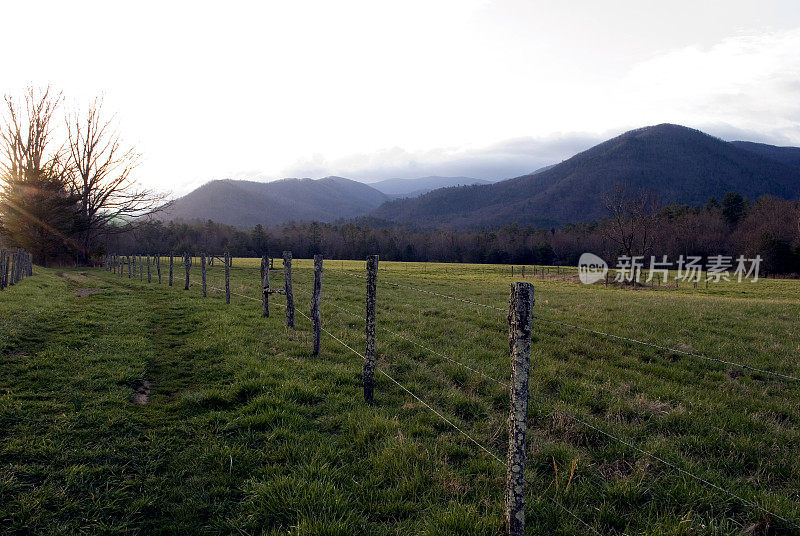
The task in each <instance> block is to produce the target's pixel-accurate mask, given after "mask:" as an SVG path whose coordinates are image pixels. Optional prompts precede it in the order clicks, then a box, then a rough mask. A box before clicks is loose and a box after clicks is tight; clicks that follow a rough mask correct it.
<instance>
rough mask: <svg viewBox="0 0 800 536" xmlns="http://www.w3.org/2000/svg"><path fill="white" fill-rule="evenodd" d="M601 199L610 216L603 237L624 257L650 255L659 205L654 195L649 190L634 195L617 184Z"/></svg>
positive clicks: (604, 227)
mask: <svg viewBox="0 0 800 536" xmlns="http://www.w3.org/2000/svg"><path fill="white" fill-rule="evenodd" d="M602 199H603V204H604V205H605V208H606V210H607V211H608V215H609V219H608V223H607V225H605V226H603V234H604V236H605V237H606V238H607V239H608V240H610V241H611V242H613V243H614V244H616V245H617V246H618V248H619V249H620V250H621V251H622V252H623V253H624V254H625V255H628V256H633V255H645V254H646V253H648V252H649V251H650V249H651V247H652V242H653V236H652V235H653V227H654V225H655V224H656V214H655V213H656V211H657V209H658V207H659V206H660V203H659V202H658V199H657V198H656V197H655V195H653V194H652V193H651V192H649V191H646V190H640V191H637V192H631V191H629V190H628V188H626V187H625V186H623V185H621V184H616V185H614V190H613V192H611V193H609V194H606V195H603V197H602Z"/></svg>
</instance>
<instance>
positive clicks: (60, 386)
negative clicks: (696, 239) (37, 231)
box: [0, 259, 800, 535]
mask: <svg viewBox="0 0 800 536" xmlns="http://www.w3.org/2000/svg"><path fill="white" fill-rule="evenodd" d="M176 261H177V259H176ZM258 263H259V260H258V259H234V268H233V269H232V271H231V290H232V291H233V292H234V293H236V294H241V295H244V296H249V297H251V298H258V297H259V291H258V285H259V281H258V277H259V276H258ZM364 264H365V263H364V262H356V261H326V262H325V271H324V275H323V293H322V294H323V297H322V315H323V323H324V326H325V327H326V329H328V330H329V331H330V332H331V333H333V334H334V335H335V336H336V337H338V338H340V339H341V340H342V341H344V342H346V343H347V344H349V345H350V346H351V347H353V348H354V349H356V350H358V351H362V350H363V347H364V321H363V319H362V318H361V317H362V316H363V308H364V306H363V302H364V287H365V281H364V280H363V279H362V278H361V277H359V276H362V277H363V275H364ZM280 265H281V263H280V261H279V260H276V263H275V266H276V268H279V266H280ZM293 267H294V290H295V302H296V306H297V308H298V310H299V311H303V312H305V313H306V314H308V304H309V301H310V289H311V281H312V263H311V261H309V260H299V259H296V260H295V261H294V265H293ZM528 270H530V268H528ZM192 272H193V275H192V281H193V285H192V287H191V288H190V290H189V291H188V292H187V291H184V290H183V271H182V268H180V269H179V268H178V267H177V266H176V270H175V286H174V287H172V288H170V287H168V286H167V285H166V277H164V283H162V284H161V285H158V284H157V283H156V282H154V283H152V284H149V285H148V284H147V282H146V281H145V282H144V283H142V282H140V281H139V279H138V278H136V279H135V280H129V279H128V278H127V275H126V276H125V277H122V278H121V277H119V276H114V275H112V274H110V273H108V272H105V271H102V270H88V271H87V270H83V271H82V270H55V269H53V270H50V269H41V268H37V269H36V275H35V277H33V278H29V279H27V280H25V281H23V282H22V283H21V284H19V285H18V286H16V287H14V288H11V289H9V290H8V291H6V292H3V293H1V294H0V352H1V353H2V366H0V533H8V534H22V533H37V534H64V533H78V532H82V533H114V534H116V533H142V534H151V533H156V534H158V533H162V534H174V533H208V534H217V533H237V534H287V533H289V534H356V533H365V534H387V535H388V534H398V535H399V534H428V535H438V534H442V535H445V534H448V535H449V534H465V535H468V534H481V535H482V534H499V533H502V528H503V522H502V501H503V492H502V488H503V483H504V478H505V469H504V467H502V466H501V464H499V463H498V462H497V461H496V460H494V459H493V458H491V457H490V456H489V455H487V454H486V453H484V452H482V451H481V450H480V449H478V448H477V447H476V446H475V445H474V444H472V443H471V442H470V441H468V440H467V439H465V438H464V436H463V435H461V434H460V433H459V432H458V431H456V430H455V429H453V428H452V427H451V426H449V425H448V424H447V423H445V422H443V421H442V420H441V419H440V418H439V417H437V416H436V415H435V414H433V413H432V412H431V411H429V410H428V409H427V408H426V407H425V406H423V405H422V404H420V403H419V402H418V401H417V400H415V399H414V398H412V397H411V396H410V395H408V394H407V393H405V392H404V391H402V390H401V389H399V388H398V387H397V386H396V385H394V384H393V383H392V382H390V381H389V380H388V379H387V378H386V377H384V376H382V375H377V376H376V391H375V394H376V405H375V406H373V407H366V406H365V405H364V404H363V402H362V398H361V385H360V375H361V359H360V358H359V357H358V356H356V355H355V354H353V353H352V352H351V351H350V350H348V349H347V348H345V347H344V346H342V345H341V344H339V343H338V342H336V341H335V340H333V339H332V338H331V337H329V336H327V335H325V334H323V339H322V352H321V355H320V356H319V357H318V358H311V357H310V356H309V354H310V348H311V332H310V324H309V322H308V321H307V320H306V319H305V318H304V317H303V316H302V315H300V314H298V315H297V319H296V325H297V329H296V330H294V331H287V330H286V328H285V327H284V325H283V308H282V307H280V306H279V305H278V304H281V303H282V302H283V298H282V297H280V296H274V295H273V297H272V298H271V304H272V305H273V306H272V308H271V313H272V314H271V317H270V318H269V319H264V318H263V317H262V316H261V305H260V303H259V302H258V301H257V300H251V299H245V298H244V297H242V296H239V295H236V294H235V295H234V296H233V297H232V303H231V304H230V305H229V306H227V305H226V304H225V303H224V295H223V294H222V293H221V292H217V291H213V290H209V297H208V298H207V299H203V298H202V297H201V295H200V290H199V281H200V276H199V263H196V264H195V265H194V267H193V268H192ZM165 273H166V269H165V265H164V264H163V263H162V275H163V274H165ZM528 273H529V274H530V272H528ZM153 274H154V275H155V271H153ZM571 274H572V275H555V274H551V276H548V277H545V278H541V277H539V276H537V277H534V278H529V280H531V281H533V283H534V284H535V288H536V291H535V295H536V306H535V313H536V314H537V315H538V316H540V317H541V318H543V319H551V320H557V321H563V322H567V323H570V324H575V325H579V326H582V327H586V328H590V329H594V330H598V331H604V332H609V333H613V334H616V335H620V336H626V337H631V338H635V339H639V340H642V341H647V342H653V343H658V344H661V345H665V346H669V347H672V348H677V349H680V350H684V351H689V352H695V353H699V354H703V355H706V356H710V357H716V358H723V359H726V360H729V361H734V362H739V363H744V364H747V365H750V366H753V367H758V368H763V369H768V370H773V371H776V372H780V373H783V374H788V375H793V376H800V364H799V363H798V359H797V355H798V350H800V348H798V346H799V345H800V330H799V329H798V327H797V324H798V320H797V319H798V313H800V282H796V281H789V280H771V279H770V280H761V281H759V282H757V283H754V284H752V283H721V284H712V285H711V287H710V288H709V289H708V290H705V289H704V288H700V289H698V290H694V289H693V288H691V287H690V286H689V285H686V284H683V283H682V284H681V288H679V289H677V290H676V289H674V288H669V289H666V288H651V289H644V290H636V291H632V290H629V289H621V288H616V287H609V288H606V287H604V286H602V285H594V286H591V287H588V286H584V285H580V284H579V283H577V282H576V281H575V277H574V270H573V271H572V272H571ZM270 275H271V281H272V285H273V287H282V285H283V272H282V269H276V270H273V271H272V272H271V274H270ZM519 276H520V272H519V269H518V268H517V269H516V270H515V275H514V277H513V278H512V276H511V273H510V268H509V267H507V266H475V265H452V264H435V263H425V264H421V263H389V262H382V263H381V265H380V271H379V275H378V332H377V336H378V345H377V347H378V365H379V367H381V368H382V369H383V370H384V371H386V372H387V373H388V374H390V375H391V376H392V377H393V378H395V379H397V381H399V382H400V383H402V384H403V385H404V386H406V387H407V388H408V389H410V390H411V391H412V392H414V393H415V394H417V395H419V396H420V397H421V398H423V399H424V400H425V401H426V402H428V403H429V404H430V405H431V406H433V407H434V408H436V409H437V410H439V411H441V412H442V414H444V415H445V416H447V417H448V418H449V419H451V420H452V421H453V422H454V423H456V424H457V425H458V426H459V427H461V428H462V429H463V430H464V431H466V432H467V433H468V434H470V435H471V436H472V437H473V438H475V439H476V440H477V441H478V442H480V443H481V444H483V445H485V446H486V447H487V448H489V449H490V450H491V451H493V452H495V453H497V454H498V455H500V457H504V453H505V448H506V444H507V435H506V434H507V432H506V423H505V420H506V416H507V411H508V407H507V406H508V400H507V398H508V394H507V392H506V390H505V389H504V388H503V387H502V386H501V385H498V384H497V383H495V382H494V381H492V380H491V379H487V378H486V377H485V376H482V375H480V374H477V373H475V372H473V371H471V370H469V369H467V368H465V367H463V366H460V365H458V364H456V363H454V362H452V361H450V360H448V359H447V358H451V359H453V360H456V361H458V362H460V363H463V364H464V365H467V366H469V367H471V368H472V369H475V370H478V371H480V372H482V373H484V374H486V375H488V376H490V377H491V378H495V379H499V380H501V381H507V378H508V375H509V370H508V361H509V357H508V342H507V323H506V319H505V314H504V313H503V312H502V311H500V310H496V309H492V308H485V307H478V306H474V305H470V304H468V303H464V302H461V301H454V300H450V299H447V298H444V297H441V296H436V295H433V294H427V293H420V292H415V291H411V290H409V289H407V288H405V287H403V286H398V285H410V286H414V287H417V288H420V289H424V290H429V291H431V292H437V293H441V294H445V295H451V296H458V297H462V298H466V299H468V300H472V301H475V302H479V303H483V304H487V305H490V306H492V307H496V308H499V309H505V307H506V303H507V299H508V294H509V285H510V283H511V282H512V281H513V280H515V279H517V278H519ZM391 283H395V284H396V285H392V284H391ZM209 285H211V286H214V287H216V288H219V289H222V288H223V287H224V284H223V269H222V268H221V267H219V266H215V267H213V268H210V269H209ZM383 328H388V329H390V330H391V331H393V332H395V334H397V335H395V334H391V333H388V332H386V331H385V330H384V329H383ZM400 336H402V337H406V339H404V338H402V337H400ZM407 339H411V341H414V342H417V343H420V344H422V345H424V346H426V347H428V348H430V349H432V350H434V351H435V352H438V353H439V354H442V355H444V356H446V357H447V358H445V357H442V355H436V354H435V353H432V352H430V351H428V350H425V349H423V348H421V347H420V346H417V345H415V344H413V343H412V342H410V341H409V340H407ZM531 370H532V375H531V391H532V397H533V398H532V400H531V404H530V414H529V417H530V420H529V426H530V430H529V444H530V458H529V460H530V461H529V470H528V473H529V475H530V478H531V485H530V487H529V492H528V507H527V517H528V528H529V533H530V534H585V533H587V532H590V529H589V528H587V527H586V526H585V525H583V524H582V523H581V521H578V520H576V518H574V517H571V515H570V514H568V513H567V512H566V511H565V509H567V510H569V511H570V512H572V514H574V515H575V516H576V517H577V518H579V519H580V520H582V521H583V522H585V523H588V525H590V526H591V527H593V528H594V529H596V530H597V531H599V532H600V533H603V534H606V533H610V534H642V535H645V534H648V535H649V534H715V535H716V534H726V535H727V534H731V535H733V534H743V533H744V534H798V533H800V529H797V527H795V526H792V525H790V524H787V523H785V522H783V521H781V520H780V519H778V518H776V517H773V516H770V515H768V514H765V513H764V512H762V511H760V510H758V509H757V508H754V507H753V506H749V505H747V504H744V503H743V502H741V501H740V500H738V499H736V498H733V497H732V496H730V495H727V494H725V493H724V492H722V491H720V490H718V489H715V488H714V487H711V486H708V485H704V484H702V483H700V482H698V481H697V480H694V479H692V478H691V477H688V476H687V475H685V474H682V473H680V472H679V471H678V470H677V469H676V468H675V467H672V466H667V465H665V464H663V463H661V462H658V461H656V460H654V459H652V458H650V457H648V456H646V455H643V454H642V453H641V452H637V451H635V450H633V449H631V448H630V447H629V446H626V445H624V444H622V443H620V442H617V441H614V440H611V439H609V438H608V437H607V436H605V435H603V434H601V433H600V432H598V431H597V430H593V429H592V428H589V427H586V426H585V425H583V424H580V423H579V422H577V421H575V420H572V419H570V418H569V417H567V416H566V414H565V412H566V413H568V414H569V415H573V416H576V417H579V418H580V419H582V420H584V421H586V422H588V423H590V424H592V425H594V426H596V427H597V428H599V429H602V430H603V431H605V432H607V433H609V434H612V435H614V436H617V437H619V438H621V439H624V440H625V441H626V442H629V443H630V444H632V445H635V446H636V447H638V448H641V449H643V450H646V451H648V452H650V453H653V454H655V455H657V456H658V457H660V458H662V459H664V460H666V461H668V462H669V463H671V464H674V466H677V467H680V468H682V469H684V470H686V471H688V472H690V473H692V474H694V475H697V476H699V477H701V478H703V479H705V480H707V481H709V482H711V483H713V484H715V485H717V486H720V487H722V488H724V489H726V490H728V491H730V492H731V493H734V494H736V495H738V496H740V497H743V498H745V499H746V500H748V501H750V502H753V503H757V504H759V505H761V506H763V507H764V508H766V509H767V510H770V511H772V512H774V513H775V514H778V515H779V516H781V517H784V518H788V519H790V520H795V522H798V521H800V491H799V489H800V486H798V484H797V483H798V481H800V456H798V446H800V433H798V429H800V404H798V400H799V399H800V398H799V396H798V395H800V382H798V381H792V380H785V379H779V378H775V377H773V376H769V375H765V374H762V373H754V372H751V371H747V370H741V369H739V368H736V367H733V366H729V365H724V364H720V363H716V362H709V361H706V360H702V359H700V358H697V357H692V356H687V355H684V354H680V353H674V352H664V351H661V350H657V349H654V348H650V347H646V346H641V345H636V344H631V343H625V342H624V341H619V340H611V339H608V338H604V337H601V336H598V335H596V334H592V333H588V332H585V331H579V330H575V329H570V328H566V327H564V326H560V325H556V324H552V323H547V322H544V321H542V320H537V321H535V322H534V341H533V353H532V369H531ZM137 394H138V396H139V397H140V399H139V401H140V402H141V401H142V397H147V403H146V404H140V403H137ZM553 406H555V407H556V408H557V409H554V407H553Z"/></svg>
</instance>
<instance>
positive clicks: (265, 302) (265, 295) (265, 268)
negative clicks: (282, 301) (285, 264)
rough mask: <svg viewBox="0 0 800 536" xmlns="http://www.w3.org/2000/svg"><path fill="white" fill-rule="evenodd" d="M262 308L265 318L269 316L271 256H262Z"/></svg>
mask: <svg viewBox="0 0 800 536" xmlns="http://www.w3.org/2000/svg"><path fill="white" fill-rule="evenodd" d="M261 308H262V309H263V310H264V318H269V257H267V254H266V253H265V254H264V256H263V257H261Z"/></svg>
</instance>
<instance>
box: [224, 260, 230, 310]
mask: <svg viewBox="0 0 800 536" xmlns="http://www.w3.org/2000/svg"><path fill="white" fill-rule="evenodd" d="M225 303H231V254H230V253H228V250H225Z"/></svg>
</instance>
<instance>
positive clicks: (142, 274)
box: [139, 255, 144, 281]
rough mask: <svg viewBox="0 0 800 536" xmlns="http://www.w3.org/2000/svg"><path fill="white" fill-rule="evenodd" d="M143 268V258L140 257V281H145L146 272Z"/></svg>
mask: <svg viewBox="0 0 800 536" xmlns="http://www.w3.org/2000/svg"><path fill="white" fill-rule="evenodd" d="M142 268H143V266H142V256H141V255H139V281H144V270H143V269H142Z"/></svg>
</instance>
